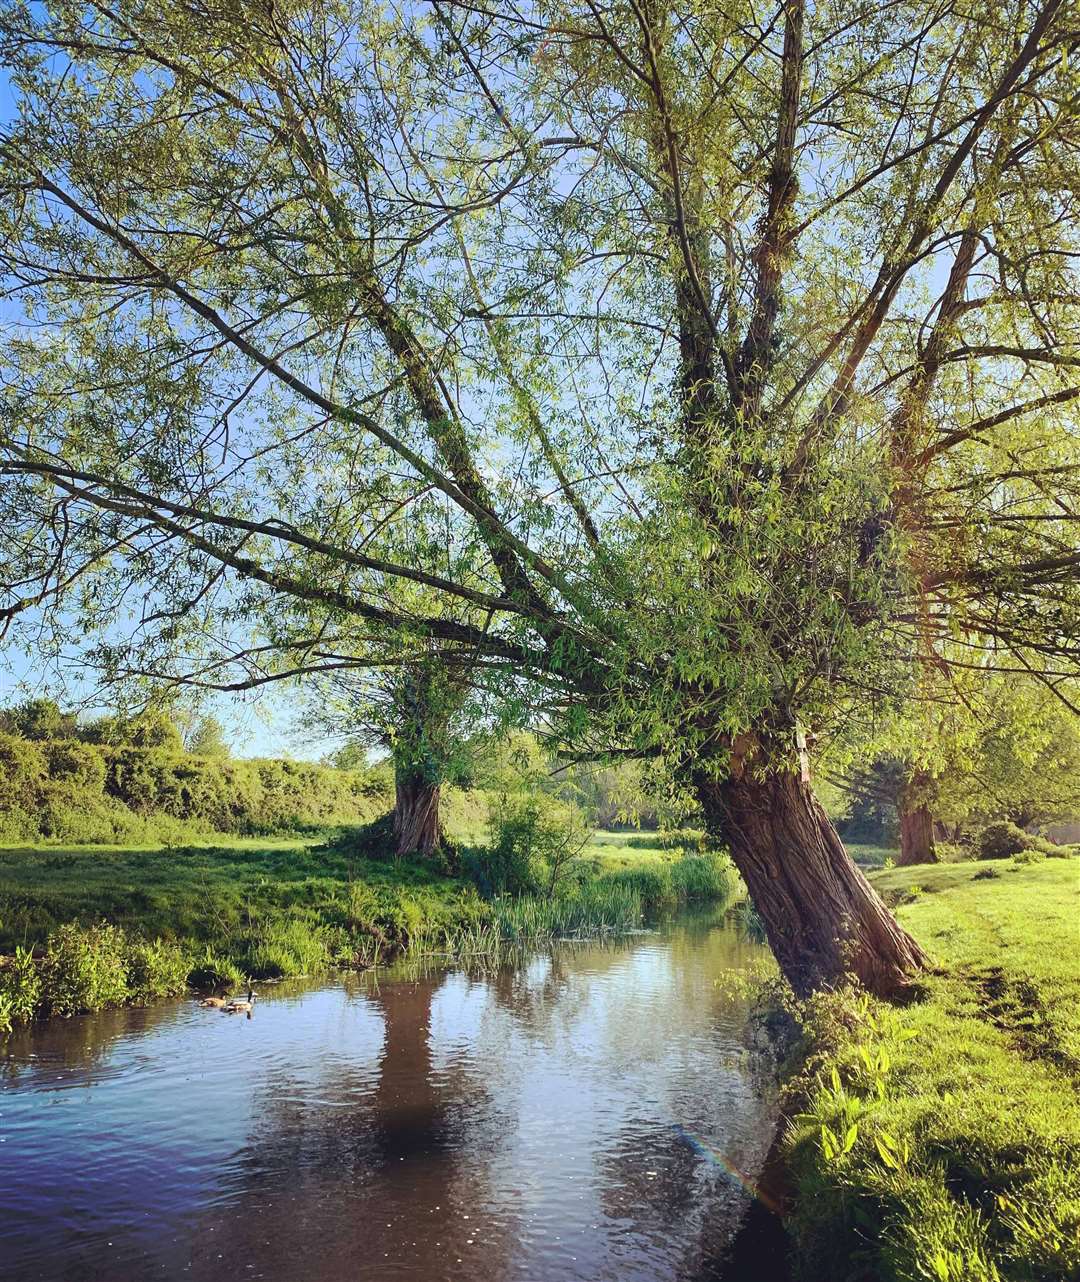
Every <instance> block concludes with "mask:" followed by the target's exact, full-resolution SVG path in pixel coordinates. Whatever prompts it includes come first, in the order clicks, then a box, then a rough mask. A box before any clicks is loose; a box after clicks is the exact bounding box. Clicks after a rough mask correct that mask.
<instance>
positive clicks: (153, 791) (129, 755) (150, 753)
mask: <svg viewBox="0 0 1080 1282" xmlns="http://www.w3.org/2000/svg"><path fill="white" fill-rule="evenodd" d="M389 804H390V795H389V794H388V792H387V789H386V787H385V781H384V780H383V779H382V778H381V776H378V775H377V774H375V773H374V772H371V773H369V772H365V771H358V770H335V769H332V768H330V767H328V766H317V765H313V764H311V763H309V762H295V761H278V760H260V761H222V760H216V759H211V758H207V757H197V756H192V755H191V754H189V753H185V752H182V751H180V750H179V749H178V748H177V747H175V746H167V745H166V746H149V745H147V746H134V745H132V744H131V743H122V744H120V745H119V746H117V745H115V744H112V743H110V742H108V741H103V742H84V741H83V740H76V739H70V738H69V739H43V740H41V741H33V742H31V741H30V740H28V739H24V738H20V737H19V736H18V735H12V734H5V733H0V841H5V842H8V843H21V842H33V841H38V840H40V839H41V838H48V839H51V840H57V841H72V842H102V843H110V842H113V841H152V840H155V839H158V840H161V839H164V840H179V839H182V838H183V837H188V838H190V837H191V836H193V835H196V834H198V835H204V834H209V833H236V834H238V835H244V836H260V835H269V834H272V833H283V832H289V833H292V832H299V833H303V832H319V831H324V830H325V829H326V828H328V827H334V826H340V825H345V824H356V823H364V822H367V821H368V820H370V819H372V818H373V817H375V816H376V815H377V814H379V813H381V812H382V811H384V810H385V809H386V808H387V807H388V806H389Z"/></svg>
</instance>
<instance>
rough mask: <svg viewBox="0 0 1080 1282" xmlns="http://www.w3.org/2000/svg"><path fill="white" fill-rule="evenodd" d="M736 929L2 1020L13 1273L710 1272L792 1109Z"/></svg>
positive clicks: (1, 1184)
mask: <svg viewBox="0 0 1080 1282" xmlns="http://www.w3.org/2000/svg"><path fill="white" fill-rule="evenodd" d="M761 955H762V949H761V947H760V946H759V945H757V944H755V943H753V942H751V941H749V940H747V939H746V938H745V937H744V936H742V935H740V934H739V933H738V932H737V931H736V930H735V928H734V927H733V926H730V925H725V924H724V923H723V922H722V921H721V920H719V919H713V918H710V917H701V916H697V917H683V918H681V919H676V920H675V921H673V922H672V923H670V924H668V925H667V926H665V927H663V928H662V929H660V930H658V931H656V932H654V933H649V934H641V935H635V936H631V937H629V938H626V939H620V940H615V941H606V942H601V943H595V942H594V943H578V944H560V945H557V946H555V947H552V948H548V949H543V950H540V951H538V952H535V953H533V954H531V955H528V956H526V957H524V958H522V959H520V960H519V961H518V962H517V963H516V964H514V965H509V964H508V965H502V966H495V965H485V964H483V963H482V962H481V963H472V964H469V965H462V964H460V963H448V964H445V965H441V964H437V963H431V962H428V963H426V964H424V965H418V964H413V965H411V966H410V965H408V964H403V965H400V966H398V967H396V968H390V969H387V970H385V971H379V972H374V973H368V974H366V975H360V976H349V977H346V978H345V979H344V980H342V979H336V980H334V981H331V982H327V981H320V982H310V983H292V984H281V985H276V986H266V987H264V988H262V990H261V991H260V992H259V996H258V999H257V1001H256V1007H255V1011H254V1014H253V1016H252V1017H251V1018H250V1019H249V1018H245V1017H244V1016H242V1015H241V1016H227V1015H223V1014H221V1013H220V1012H218V1011H212V1010H205V1009H201V1008H200V1007H199V1006H198V1005H197V1003H195V1002H194V1001H182V1002H167V1003H161V1004H158V1005H155V1006H151V1007H148V1008H145V1009H125V1010H117V1011H106V1012H102V1013H100V1014H97V1015H88V1016H82V1017H78V1018H75V1019H70V1020H54V1021H51V1022H49V1023H46V1024H42V1025H39V1026H37V1027H35V1028H33V1029H32V1030H24V1031H21V1032H18V1033H16V1034H14V1035H12V1036H11V1037H9V1038H8V1039H7V1040H6V1042H3V1043H0V1074H2V1076H0V1277H3V1278H5V1279H16V1280H17V1282H24V1280H26V1282H29V1280H30V1279H46V1280H48V1282H53V1280H54V1279H55V1280H58V1282H59V1280H60V1279H63V1280H64V1282H84V1280H86V1279H93V1280H94V1282H97V1280H98V1279H101V1280H103V1282H105V1280H108V1282H112V1280H114V1279H115V1280H116V1282H141V1280H142V1279H151V1278H167V1279H171V1278H195V1279H199V1280H200V1282H223V1280H226V1279H227V1280H228V1282H241V1280H243V1279H249V1278H253V1279H254V1278H266V1279H273V1280H275V1282H299V1280H301V1279H312V1282H315V1280H318V1282H346V1280H348V1282H369V1280H370V1282H382V1280H383V1279H386V1280H387V1282H391V1280H393V1279H407V1280H409V1282H421V1280H423V1282H440V1280H441V1279H472V1280H475V1282H576V1280H580V1282H608V1280H610V1282H660V1280H661V1279H663V1280H664V1282H672V1280H675V1279H679V1280H685V1282H703V1280H705V1279H721V1278H724V1277H725V1272H726V1271H725V1259H726V1256H727V1254H728V1251H729V1248H730V1245H731V1242H732V1238H733V1235H734V1234H735V1231H736V1229H737V1227H738V1225H739V1223H740V1221H741V1220H742V1218H743V1216H744V1214H745V1212H746V1210H747V1207H748V1205H749V1202H750V1196H749V1194H748V1193H747V1191H746V1190H747V1187H750V1186H752V1185H753V1183H754V1179H755V1173H756V1172H757V1171H758V1170H759V1168H760V1166H761V1163H762V1161H763V1159H764V1156H765V1153H766V1150H767V1148H768V1145H769V1142H770V1139H771V1136H772V1131H773V1128H774V1124H775V1117H776V1106H775V1100H774V1098H773V1092H772V1090H771V1087H770V1083H769V1078H768V1074H767V1073H766V1071H765V1069H764V1066H763V1064H762V1062H761V1060H760V1059H759V1058H758V1057H757V1056H756V1055H754V1054H753V1053H752V1051H751V1041H752V1039H751V1034H750V1026H749V1021H748V1010H747V1005H746V1001H745V999H744V998H741V997H739V996H736V995H733V994H732V986H731V985H730V984H717V983H716V980H717V979H718V977H720V976H721V975H723V974H724V973H725V972H728V971H730V970H732V969H735V970H739V969H743V968H745V967H746V966H748V965H750V964H752V963H754V962H755V961H757V960H758V959H759V958H760V957H761Z"/></svg>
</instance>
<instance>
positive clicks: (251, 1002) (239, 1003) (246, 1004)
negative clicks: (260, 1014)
mask: <svg viewBox="0 0 1080 1282" xmlns="http://www.w3.org/2000/svg"><path fill="white" fill-rule="evenodd" d="M223 1009H224V1011H225V1014H226V1015H244V1014H247V1015H250V1014H251V1012H252V1011H253V1010H254V1009H255V993H254V990H253V989H250V988H249V989H248V994H247V1001H244V1000H243V999H242V998H240V997H234V998H233V999H232V1001H229V1002H225V1003H223Z"/></svg>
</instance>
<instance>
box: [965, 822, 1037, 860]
mask: <svg viewBox="0 0 1080 1282" xmlns="http://www.w3.org/2000/svg"><path fill="white" fill-rule="evenodd" d="M1038 844H1039V838H1037V837H1033V836H1032V835H1031V833H1029V832H1025V831H1024V830H1023V828H1020V827H1019V826H1018V825H1017V824H1014V823H1013V822H1012V821H1011V820H1009V819H999V820H997V821H996V822H994V823H990V824H987V825H986V827H985V828H984V829H983V830H982V832H980V833H979V855H980V857H981V858H983V859H1008V858H1009V856H1010V855H1018V854H1019V853H1020V852H1021V851H1022V850H1032V849H1036V848H1037V847H1038Z"/></svg>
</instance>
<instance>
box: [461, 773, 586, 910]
mask: <svg viewBox="0 0 1080 1282" xmlns="http://www.w3.org/2000/svg"><path fill="white" fill-rule="evenodd" d="M489 831H490V845H489V846H488V848H487V849H480V850H473V851H471V852H468V853H467V855H466V857H465V859H464V860H463V868H464V871H465V873H466V875H467V876H469V877H471V878H472V880H473V881H474V882H475V883H476V885H477V886H478V888H479V889H480V891H481V893H482V894H484V895H488V896H494V895H527V894H539V893H542V892H543V893H546V894H548V895H553V894H554V893H555V891H556V890H557V889H558V888H559V887H560V886H561V885H563V884H564V883H566V882H568V881H570V880H573V875H574V872H575V865H576V862H577V860H578V857H579V856H580V854H581V851H582V850H583V849H584V847H585V844H586V842H587V841H588V839H589V836H590V835H591V834H590V832H589V830H588V829H587V828H586V827H585V826H584V825H583V823H582V822H581V820H580V818H579V817H578V815H577V814H576V812H574V811H573V810H571V809H570V807H568V806H566V805H564V804H563V803H562V802H560V801H558V800H556V799H555V798H553V797H550V796H548V795H547V794H546V793H538V794H531V795H525V796H505V795H504V796H501V797H500V798H499V800H498V802H497V804H496V805H495V806H494V807H493V809H492V813H491V818H490V822H489Z"/></svg>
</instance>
